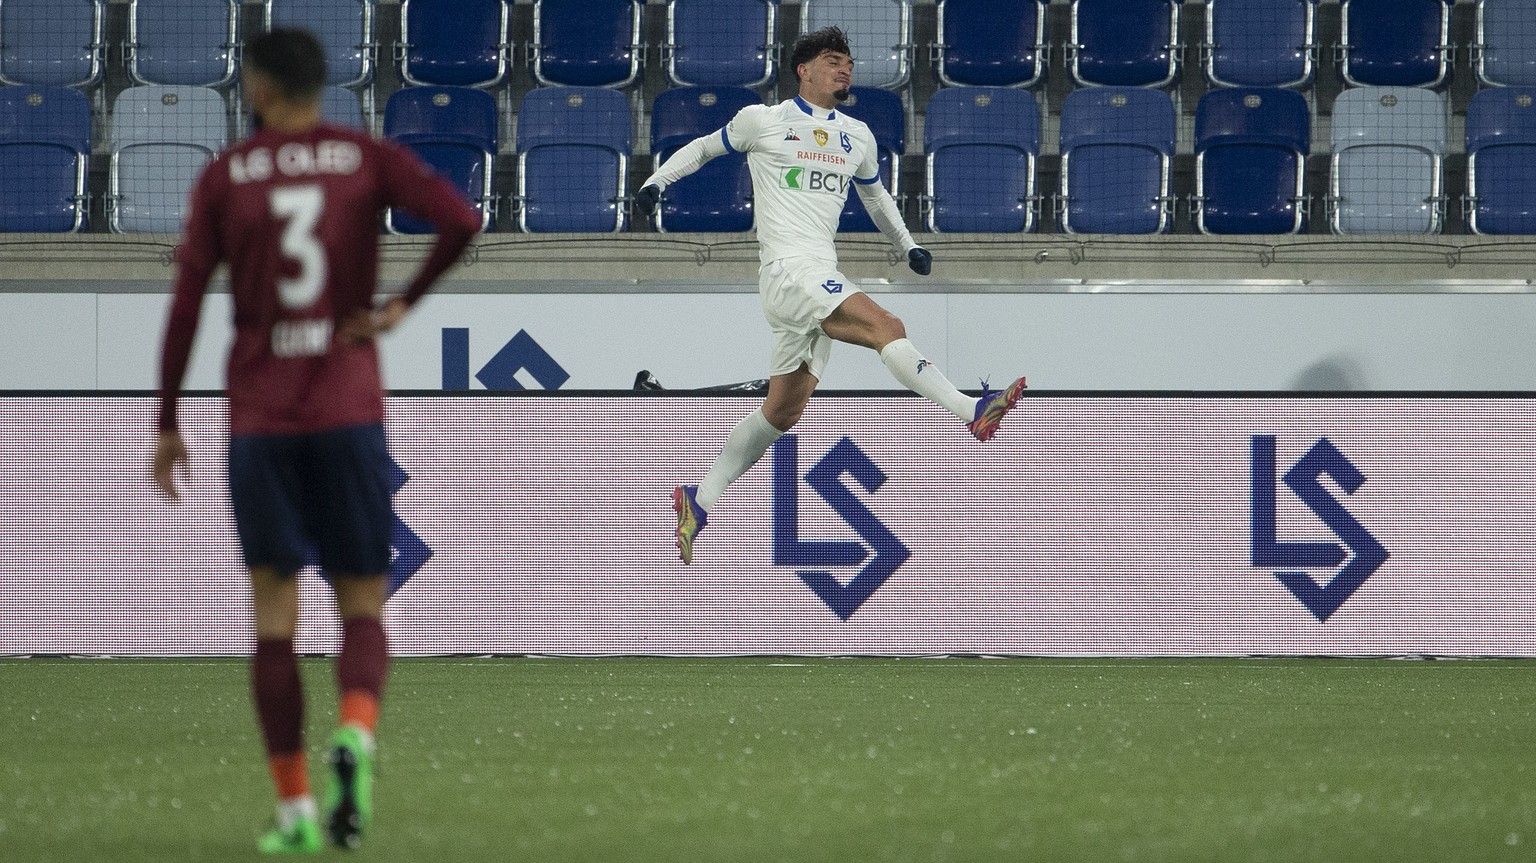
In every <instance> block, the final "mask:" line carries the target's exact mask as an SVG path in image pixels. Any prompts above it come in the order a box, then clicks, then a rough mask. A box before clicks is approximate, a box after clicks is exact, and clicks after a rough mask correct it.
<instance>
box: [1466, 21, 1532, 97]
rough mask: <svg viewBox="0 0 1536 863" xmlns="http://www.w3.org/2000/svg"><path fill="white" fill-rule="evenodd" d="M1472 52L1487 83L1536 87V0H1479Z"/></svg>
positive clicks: (1480, 76)
mask: <svg viewBox="0 0 1536 863" xmlns="http://www.w3.org/2000/svg"><path fill="white" fill-rule="evenodd" d="M1472 56H1473V58H1474V63H1475V65H1476V66H1477V80H1478V81H1480V82H1482V83H1483V84H1484V85H1487V86H1490V87H1536V3H1532V2H1531V0H1478V3H1477V36H1476V41H1474V42H1473V43H1472Z"/></svg>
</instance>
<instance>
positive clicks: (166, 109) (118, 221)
mask: <svg viewBox="0 0 1536 863" xmlns="http://www.w3.org/2000/svg"><path fill="white" fill-rule="evenodd" d="M228 140H229V118H228V115H227V114H226V112H225V108H224V97H222V96H220V95H219V94H218V93H217V92H216V91H214V90H211V89H208V88H207V87H172V86H159V85H146V86H142V87H130V88H128V89H127V90H124V91H123V92H122V93H120V94H119V95H118V97H117V101H116V102H115V103H114V104H113V107H112V134H111V145H112V166H111V174H110V178H109V183H110V185H111V194H110V197H109V199H108V212H109V213H110V219H109V222H110V224H111V228H112V230H113V231H115V232H117V233H157V234H171V233H175V232H177V231H180V230H181V225H182V221H183V219H184V218H185V206H186V201H187V193H188V191H190V190H191V188H192V184H193V182H194V181H196V180H197V175H198V174H199V173H200V172H201V171H202V169H203V166H204V165H206V164H208V162H209V161H210V160H212V159H213V157H214V156H216V155H217V154H218V153H219V152H220V151H221V150H223V149H224V147H225V145H226V144H227V142H228Z"/></svg>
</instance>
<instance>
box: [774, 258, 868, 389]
mask: <svg viewBox="0 0 1536 863" xmlns="http://www.w3.org/2000/svg"><path fill="white" fill-rule="evenodd" d="M857 293H861V292H860V290H859V287H858V285H855V284H854V283H853V280H852V279H850V278H848V277H847V276H845V275H843V274H842V273H840V272H838V271H837V263H836V262H835V261H827V260H822V259H820V258H780V259H778V260H776V261H769V262H768V263H766V264H763V266H762V269H760V270H759V271H758V294H759V296H760V297H761V299H762V301H763V316H764V317H765V318H767V319H768V325H769V326H770V327H772V328H773V359H772V363H771V366H770V369H769V374H773V375H787V374H790V373H791V372H794V371H795V370H796V369H799V368H800V364H801V363H805V364H807V365H808V366H809V368H810V372H811V374H812V375H815V376H816V379H817V380H821V376H822V372H824V371H825V370H826V368H827V360H829V359H830V358H831V357H832V337H831V336H828V335H827V334H826V333H824V332H822V329H821V322H822V321H824V320H826V319H827V316H828V315H830V314H832V313H833V312H834V311H836V310H837V307H838V306H839V305H841V304H842V302H843V300H846V299H848V298H849V297H851V296H853V295H854V294H857Z"/></svg>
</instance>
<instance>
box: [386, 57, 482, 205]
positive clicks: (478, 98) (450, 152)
mask: <svg viewBox="0 0 1536 863" xmlns="http://www.w3.org/2000/svg"><path fill="white" fill-rule="evenodd" d="M497 130H498V122H497V116H496V99H495V97H494V96H492V95H491V94H489V93H487V92H485V91H484V90H476V89H473V88H471V87H406V88H404V89H401V90H396V91H395V92H394V94H393V95H391V96H390V97H389V101H388V102H386V103H385V105H384V134H385V135H386V136H387V137H389V138H392V139H394V140H396V141H398V142H400V143H401V144H404V145H406V146H407V147H410V148H411V149H412V150H413V151H415V153H416V155H418V156H420V157H421V159H422V161H424V162H426V163H427V164H429V165H431V166H432V167H433V168H435V169H436V170H437V172H438V173H439V174H442V175H443V176H444V177H447V178H448V181H449V182H450V183H452V184H453V185H454V187H455V188H457V189H458V190H459V191H460V192H462V193H463V194H464V198H465V200H467V201H469V202H470V203H471V204H473V205H474V207H475V208H476V209H477V210H479V211H480V226H481V228H482V229H486V230H489V229H490V227H491V223H492V214H493V213H494V211H495V209H496V207H495V203H496V200H495V196H494V195H493V193H492V190H491V183H492V180H493V179H494V176H493V175H494V168H495V157H496V149H497ZM384 225H385V227H387V228H388V229H389V230H390V232H391V233H395V234H428V233H431V232H432V226H431V224H429V223H427V222H425V221H422V220H421V219H418V218H416V217H415V216H413V215H411V214H410V213H406V212H398V211H395V210H393V209H391V210H388V211H386V212H385V214H384Z"/></svg>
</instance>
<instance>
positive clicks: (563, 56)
mask: <svg viewBox="0 0 1536 863" xmlns="http://www.w3.org/2000/svg"><path fill="white" fill-rule="evenodd" d="M104 2H105V0H78V2H59V0H3V2H0V83H9V84H19V85H29V86H42V85H58V86H87V85H90V84H93V83H95V82H97V81H99V80H100V79H101V76H102V69H103V57H104V56H105V51H104V45H103V27H102V21H103V7H104ZM510 2H511V0H401V3H400V6H401V8H400V16H401V25H400V28H401V39H400V42H399V43H398V44H397V45H395V46H394V49H395V55H396V59H397V61H398V63H399V71H400V77H401V79H402V80H403V81H404V82H405V83H407V84H412V85H427V84H435V85H451V86H477V87H488V86H492V85H495V84H497V83H499V82H501V81H502V80H503V79H504V78H505V77H506V75H507V73H508V71H509V69H510V67H511V65H512V63H511V60H512V53H513V46H512V45H511V43H510V42H509V37H508V26H507V22H508V7H509V3H510ZM375 3H376V0H263V3H262V8H263V19H264V21H265V22H266V24H267V25H268V26H271V25H274V24H294V25H300V26H304V27H308V28H309V29H311V30H314V31H315V32H317V33H318V34H320V35H321V37H322V39H323V41H324V42H325V43H326V45H327V47H328V52H329V55H330V61H331V83H332V84H335V85H339V86H348V87H355V86H361V85H363V84H365V83H367V81H368V80H369V79H370V78H371V76H372V74H373V63H374V54H375V50H376V48H377V45H376V43H375V28H374V19H375V14H376V9H375ZM1182 3H1183V0H1071V2H1070V6H1071V36H1070V38H1069V39H1068V40H1067V41H1066V43H1064V44H1061V45H1051V44H1048V42H1047V40H1046V38H1045V18H1046V15H1045V9H1046V6H1047V2H1046V0H1017V2H997V0H936V6H937V20H938V33H937V39H936V41H935V42H934V43H933V44H932V45H931V46H930V53H931V55H932V60H933V63H934V67H935V73H936V76H937V78H938V80H939V81H940V82H941V83H943V84H944V85H946V86H1026V87H1027V86H1033V85H1036V84H1039V83H1040V82H1041V81H1042V80H1043V77H1044V74H1045V70H1046V67H1047V60H1048V57H1049V54H1050V52H1051V51H1052V50H1053V49H1054V50H1060V51H1062V52H1063V55H1064V57H1065V59H1066V64H1067V66H1068V68H1070V70H1071V73H1072V76H1073V79H1074V80H1075V81H1076V82H1077V83H1078V84H1080V85H1085V86H1087V85H1106V86H1152V87H1163V86H1167V85H1170V84H1172V83H1173V82H1174V81H1175V80H1176V76H1177V74H1178V70H1179V64H1180V62H1181V55H1182V53H1183V46H1182V45H1180V37H1179V33H1180V30H1179V16H1180V6H1181V4H1182ZM1317 3H1318V0H1207V2H1206V4H1205V5H1206V7H1207V8H1206V18H1205V25H1206V26H1205V35H1204V41H1203V42H1202V44H1200V45H1199V46H1198V47H1199V51H1200V62H1201V65H1202V68H1203V69H1204V72H1205V75H1206V77H1207V79H1208V80H1209V81H1210V82H1211V83H1212V84H1214V85H1217V86H1256V87H1305V86H1307V85H1308V84H1309V83H1310V82H1311V81H1312V79H1313V75H1314V71H1315V67H1316V64H1317V61H1318V57H1319V52H1320V51H1321V50H1322V49H1323V48H1324V47H1325V46H1320V45H1319V44H1318V43H1317V34H1316V27H1315V20H1316V11H1315V10H1316V6H1317ZM1453 3H1454V0H1342V3H1341V6H1342V21H1343V30H1342V33H1341V37H1340V41H1339V43H1338V44H1337V45H1335V46H1333V50H1334V60H1335V61H1336V62H1337V64H1338V67H1339V70H1340V74H1341V76H1342V78H1343V80H1344V81H1345V83H1347V84H1349V85H1350V86H1421V87H1432V88H1434V87H1440V86H1442V85H1444V84H1445V83H1447V81H1448V77H1449V74H1450V70H1451V65H1452V63H1451V60H1452V56H1453V52H1454V51H1455V48H1456V46H1453V45H1452V44H1450V38H1449V21H1450V7H1451V6H1452V5H1453ZM911 4H912V0H802V2H801V4H800V6H801V15H800V31H801V32H805V31H808V30H814V29H817V28H819V27H821V26H824V25H827V24H838V25H840V26H842V27H844V28H845V29H846V30H847V31H848V33H849V38H850V43H851V45H852V47H853V50H854V54H855V56H856V57H857V58H858V60H859V64H860V65H859V75H860V80H861V83H864V84H867V85H869V86H875V87H882V88H886V89H896V88H900V87H903V86H904V85H905V84H906V83H907V82H908V80H909V78H910V74H911V63H912V53H913V50H914V47H915V46H914V44H913V37H912V24H911V22H912V14H911V12H912V10H911ZM532 5H533V6H534V39H533V41H532V43H530V44H529V45H528V46H527V48H526V54H527V58H528V63H529V68H530V69H531V71H532V73H533V75H534V77H535V79H536V81H537V82H538V83H539V84H540V85H543V86H554V85H568V86H601V87H619V88H622V87H628V86H631V85H633V84H635V83H636V82H637V81H638V80H639V77H640V70H641V66H642V64H643V60H644V57H645V55H646V51H647V47H648V46H647V45H646V44H645V41H644V38H643V33H642V27H641V7H642V5H643V3H642V2H641V0H533V3H532ZM1476 5H1477V37H1476V41H1475V42H1474V43H1473V44H1472V45H1470V46H1468V47H1469V48H1470V49H1471V50H1472V52H1473V55H1474V58H1475V63H1474V65H1475V68H1476V70H1477V75H1478V79H1479V81H1480V82H1482V83H1483V84H1485V85H1489V86H1532V85H1536V7H1533V6H1532V4H1531V3H1530V2H1529V0H1478V2H1477V4H1476ZM777 6H778V0H668V2H667V35H666V41H665V43H663V44H661V45H659V46H657V47H658V48H659V49H660V53H661V57H662V59H663V63H664V65H665V68H666V73H667V76H668V80H669V81H670V82H671V83H673V84H675V85H678V86H689V85H700V86H745V87H761V86H764V85H766V84H768V83H769V82H771V81H772V80H773V79H774V76H775V74H776V62H777V54H778V50H777V46H776V44H775V38H776V34H777ZM239 8H240V4H239V3H238V2H237V0H135V2H134V3H133V4H132V9H131V13H130V14H131V17H130V21H129V37H128V40H127V43H126V44H125V45H124V50H123V52H122V53H123V56H124V62H125V63H126V67H127V72H128V75H129V77H130V79H131V80H132V81H133V82H134V83H136V84H174V85H196V86H207V87H214V88H221V87H225V86H227V85H229V84H230V83H231V82H233V81H234V79H235V76H236V72H237V66H238V57H239V49H238V46H239V44H240V32H239V19H240V16H239V14H238V13H239Z"/></svg>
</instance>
